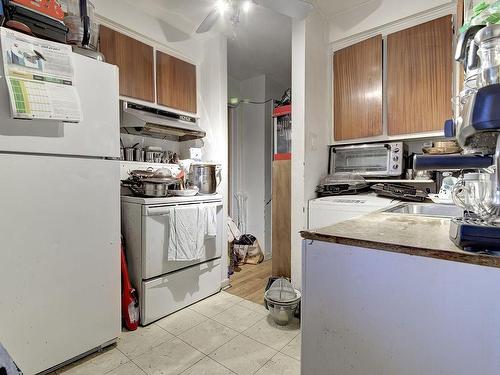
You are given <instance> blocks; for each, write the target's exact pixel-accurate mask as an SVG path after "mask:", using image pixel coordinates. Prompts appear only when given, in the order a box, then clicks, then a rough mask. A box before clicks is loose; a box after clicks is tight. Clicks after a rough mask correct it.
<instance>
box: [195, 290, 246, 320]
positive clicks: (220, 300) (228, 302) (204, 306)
mask: <svg viewBox="0 0 500 375" xmlns="http://www.w3.org/2000/svg"><path fill="white" fill-rule="evenodd" d="M241 301H242V299H241V298H240V297H237V296H233V295H232V294H229V293H226V292H220V293H218V294H216V295H214V296H212V297H208V298H207V299H204V300H203V301H201V302H198V303H196V304H194V305H192V306H190V309H192V310H194V311H196V312H198V313H200V314H203V315H205V316H208V317H209V318H211V317H213V316H214V315H217V314H219V313H221V312H223V311H224V310H227V309H228V308H230V307H231V306H233V305H235V304H237V303H239V302H241Z"/></svg>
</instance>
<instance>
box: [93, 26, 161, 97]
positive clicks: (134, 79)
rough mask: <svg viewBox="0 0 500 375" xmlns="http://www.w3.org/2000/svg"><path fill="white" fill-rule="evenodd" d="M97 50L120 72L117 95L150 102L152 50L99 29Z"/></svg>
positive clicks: (151, 95) (107, 29) (134, 41)
mask: <svg viewBox="0 0 500 375" xmlns="http://www.w3.org/2000/svg"><path fill="white" fill-rule="evenodd" d="M99 35H100V36H99V40H100V42H99V50H100V51H101V53H102V54H103V55H104V57H105V58H106V61H107V62H108V63H110V64H114V65H117V66H118V67H119V68H120V95H123V96H128V97H130V98H136V99H141V100H145V101H148V102H154V100H155V94H154V61H153V60H154V52H153V47H151V46H148V45H147V44H144V43H141V42H139V41H138V40H135V39H133V38H130V37H128V36H126V35H123V34H121V33H119V32H117V31H114V30H112V29H110V28H108V27H105V26H102V25H101V26H100V29H99Z"/></svg>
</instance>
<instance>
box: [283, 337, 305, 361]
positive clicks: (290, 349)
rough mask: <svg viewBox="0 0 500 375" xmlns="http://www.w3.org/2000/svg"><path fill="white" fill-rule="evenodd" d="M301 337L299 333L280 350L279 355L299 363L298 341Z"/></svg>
mask: <svg viewBox="0 0 500 375" xmlns="http://www.w3.org/2000/svg"><path fill="white" fill-rule="evenodd" d="M301 338H302V335H301V334H300V333H299V334H298V335H297V336H296V337H295V338H294V339H293V340H292V341H290V343H289V344H288V345H287V346H285V347H284V348H283V349H281V353H285V354H286V355H288V356H290V357H292V358H295V359H297V360H299V361H300V340H301Z"/></svg>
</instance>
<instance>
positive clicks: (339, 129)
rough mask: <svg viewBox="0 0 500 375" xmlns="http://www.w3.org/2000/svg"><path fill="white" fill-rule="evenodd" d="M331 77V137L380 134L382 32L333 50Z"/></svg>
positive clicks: (340, 137) (343, 137)
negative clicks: (332, 112)
mask: <svg viewBox="0 0 500 375" xmlns="http://www.w3.org/2000/svg"><path fill="white" fill-rule="evenodd" d="M333 80H334V97H333V110H334V133H335V134H334V136H335V140H336V141H342V140H346V139H354V138H364V137H372V136H377V135H381V134H382V131H383V127H382V36H381V35H377V36H374V37H373V38H370V39H367V40H364V41H362V42H360V43H357V44H354V45H352V46H349V47H347V48H344V49H342V50H339V51H336V52H335V54H334V55H333Z"/></svg>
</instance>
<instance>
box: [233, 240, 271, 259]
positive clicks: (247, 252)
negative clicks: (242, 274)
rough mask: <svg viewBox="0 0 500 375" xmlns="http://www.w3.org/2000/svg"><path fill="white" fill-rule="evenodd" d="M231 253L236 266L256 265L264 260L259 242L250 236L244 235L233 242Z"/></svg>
mask: <svg viewBox="0 0 500 375" xmlns="http://www.w3.org/2000/svg"><path fill="white" fill-rule="evenodd" d="M233 252H234V254H235V256H236V262H237V265H242V264H245V263H246V264H258V263H261V262H262V261H263V260H264V253H263V252H262V248H261V247H260V244H259V241H257V238H255V236H252V235H251V234H244V235H242V236H241V237H240V238H239V239H238V240H235V241H234V242H233Z"/></svg>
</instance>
